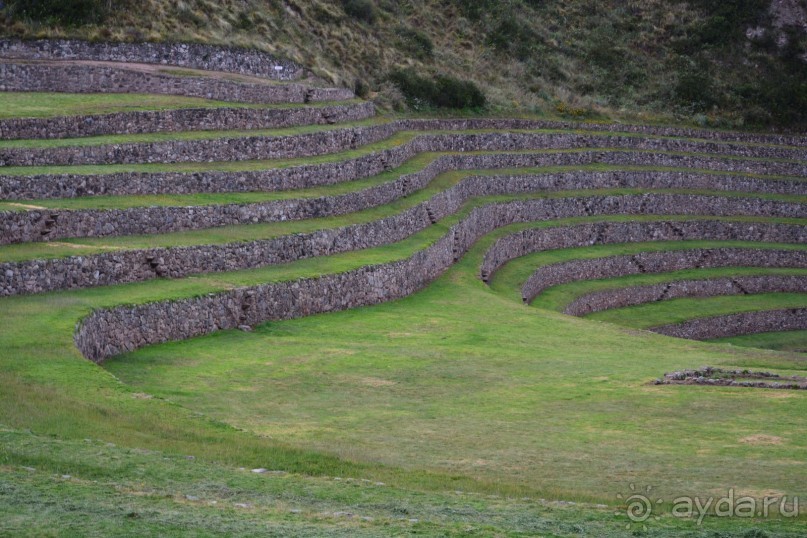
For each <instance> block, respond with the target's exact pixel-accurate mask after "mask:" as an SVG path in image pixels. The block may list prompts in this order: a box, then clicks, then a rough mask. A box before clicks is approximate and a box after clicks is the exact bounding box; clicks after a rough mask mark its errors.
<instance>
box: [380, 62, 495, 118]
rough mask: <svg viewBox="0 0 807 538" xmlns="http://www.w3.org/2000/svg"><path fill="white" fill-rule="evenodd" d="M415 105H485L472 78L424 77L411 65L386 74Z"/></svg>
mask: <svg viewBox="0 0 807 538" xmlns="http://www.w3.org/2000/svg"><path fill="white" fill-rule="evenodd" d="M389 79H390V81H391V82H392V83H393V84H395V85H396V86H397V87H398V88H399V89H400V90H401V93H403V94H404V96H405V97H406V99H407V101H409V103H410V105H413V106H414V107H416V108H417V107H424V106H425V107H436V108H454V109H463V108H467V109H479V108H482V107H484V106H485V104H486V102H487V100H486V98H485V94H484V93H482V91H481V90H480V89H479V88H478V87H477V86H476V84H474V83H473V82H471V81H468V80H459V79H456V78H454V77H450V76H446V75H438V76H437V77H435V78H433V79H432V78H426V77H421V76H420V75H418V74H417V73H416V72H415V71H414V70H413V69H405V70H398V71H394V72H392V73H391V74H390V76H389Z"/></svg>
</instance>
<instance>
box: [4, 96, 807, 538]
mask: <svg viewBox="0 0 807 538" xmlns="http://www.w3.org/2000/svg"><path fill="white" fill-rule="evenodd" d="M3 99H5V101H3ZM3 103H6V104H7V106H8V107H10V108H12V109H13V112H6V113H7V114H8V115H9V116H8V117H10V116H11V115H17V116H19V115H30V116H37V115H38V116H41V117H46V116H49V115H55V114H88V113H102V112H111V111H117V110H129V109H133V110H152V109H160V108H178V107H184V106H198V104H197V103H196V102H195V101H193V102H192V101H191V100H188V101H186V100H183V99H177V98H165V99H161V98H154V97H151V98H143V99H139V98H138V97H137V96H126V97H124V96H106V97H103V98H102V96H59V95H36V96H31V95H14V94H10V95H5V96H0V108H3V107H2V104H3ZM203 106H219V103H210V102H205V103H204V104H203ZM129 107H131V108H129ZM391 119H392V118H389V117H387V118H384V117H381V118H375V119H373V120H370V121H367V122H360V123H356V124H345V125H341V126H332V127H331V126H328V127H321V126H319V127H314V126H312V127H301V128H293V129H287V130H267V131H261V133H263V134H277V133H281V134H294V133H306V132H317V131H320V130H324V129H329V128H339V127H345V126H349V125H354V126H355V125H370V124H375V123H381V122H385V121H390V120H391ZM545 132H549V131H545ZM251 133H254V132H251V131H244V132H235V131H231V132H207V133H200V132H193V133H178V134H173V135H172V134H167V133H158V134H155V135H144V136H141V135H136V136H122V137H102V138H88V139H77V140H78V141H79V143H81V144H97V143H107V142H112V141H114V142H116V143H124V142H130V141H149V140H151V141H159V140H170V139H175V138H177V139H179V138H181V139H201V138H220V137H223V136H227V137H229V136H246V135H247V134H251ZM415 136H417V133H412V132H403V133H397V134H395V135H393V136H392V137H390V138H389V139H386V140H383V141H380V142H378V143H376V144H372V145H369V146H364V147H361V148H357V149H355V150H351V151H347V152H340V153H338V154H329V155H323V156H319V157H314V158H309V159H287V160H272V161H250V162H225V163H181V164H159V165H152V164H135V165H93V166H60V167H4V168H2V170H0V172H2V174H0V175H33V174H39V173H78V174H95V173H113V172H118V171H124V170H126V171H128V170H132V171H142V172H159V171H180V172H181V171H199V170H220V171H223V172H237V171H249V170H269V169H273V168H279V167H289V166H299V165H303V164H311V163H326V162H339V161H343V160H347V159H352V158H355V157H359V156H363V155H368V154H370V153H371V152H376V151H380V150H383V149H387V148H391V147H395V146H397V145H400V144H403V143H406V142H408V141H410V140H412V139H413V137H415ZM658 138H663V137H658ZM77 140H69V141H7V142H0V147H4V148H7V147H18V148H33V147H58V146H61V145H71V144H75V143H76V142H77ZM547 151H548V150H547ZM568 151H571V152H576V151H587V150H586V148H575V149H572V150H568ZM597 151H607V150H604V149H599V148H598V150H597ZM519 153H526V152H519ZM534 153H540V152H534ZM439 155H441V154H436V153H424V154H420V155H418V156H416V157H414V158H412V159H410V160H409V161H407V162H406V163H404V164H402V165H401V166H399V167H397V168H395V169H393V170H390V171H388V172H385V173H383V174H379V175H377V176H372V177H366V178H362V179H357V180H354V181H346V182H342V183H335V184H333V185H326V186H320V187H311V188H308V189H301V190H296V191H279V192H268V193H215V194H189V195H176V196H174V195H165V196H102V197H83V198H75V199H69V200H59V199H51V200H24V201H8V200H6V201H0V210H7V211H24V210H28V209H31V206H33V207H34V208H59V209H112V208H134V207H146V206H155V205H159V206H190V205H212V204H225V203H226V204H236V203H253V202H261V201H271V200H284V199H293V198H312V197H318V196H326V195H335V194H348V193H354V192H359V191H361V190H363V189H368V188H372V187H374V186H378V185H383V184H385V183H388V182H390V181H394V180H395V179H396V178H398V177H399V176H401V175H402V174H408V173H413V172H417V171H419V170H422V169H423V168H424V167H425V166H427V165H428V164H429V163H431V162H433V161H434V159H435V158H437V157H438V156H439ZM725 159H726V160H732V162H737V163H743V162H744V161H745V160H744V159H740V158H736V157H725ZM754 160H756V161H759V160H762V161H764V159H754ZM770 162H774V160H771V161H770ZM570 170H590V171H617V170H657V171H686V169H670V168H649V167H630V166H628V167H618V166H608V165H602V164H596V165H590V166H576V167H545V168H529V169H527V168H524V169H516V170H457V171H452V172H448V173H444V174H440V175H439V176H438V177H436V178H435V179H434V180H433V181H431V182H430V183H429V185H428V186H426V187H425V188H424V189H421V190H419V191H417V192H415V193H412V194H410V195H409V196H407V197H405V198H401V199H398V200H395V201H394V202H392V203H389V204H386V205H382V206H379V207H372V208H369V209H367V210H364V211H360V212H356V213H351V214H348V215H340V216H334V217H328V218H318V219H308V220H301V221H285V222H277V223H267V224H249V225H240V226H227V227H221V228H215V229H203V230H194V231H186V232H177V233H166V234H159V235H149V236H121V237H100V238H68V239H65V240H60V241H53V242H41V243H23V244H10V245H3V246H0V263H6V262H19V261H27V260H37V259H48V258H58V257H65V256H72V255H92V254H97V253H101V252H109V251H120V250H129V249H141V248H151V247H158V246H164V247H172V246H188V245H214V244H224V243H231V242H239V241H254V240H258V239H266V238H272V237H278V236H280V235H286V234H295V233H304V232H310V231H315V230H322V229H328V228H335V227H339V226H346V225H350V224H356V223H365V222H370V221H373V220H376V219H381V218H384V217H389V216H392V215H396V214H399V213H401V212H402V211H404V210H405V209H407V208H411V207H413V206H414V205H416V204H418V203H421V202H423V201H425V200H427V199H429V198H430V197H431V196H434V195H435V194H438V193H440V192H443V191H445V190H446V189H448V188H450V187H452V186H454V185H456V184H457V183H458V182H460V181H462V180H463V179H465V178H468V177H471V176H480V175H483V176H490V175H497V174H527V173H556V172H564V171H570ZM695 172H697V173H712V172H708V171H707V172H704V171H701V170H697V171H695ZM734 175H737V176H742V177H760V178H766V179H789V180H793V179H799V180H803V178H802V177H798V178H784V177H781V176H775V175H762V174H757V175H754V174H750V173H743V172H739V173H737V174H734ZM645 192H680V193H700V194H704V193H707V194H714V195H717V196H722V197H735V198H737V197H739V198H752V197H753V198H764V199H770V200H782V201H788V202H793V203H801V204H804V203H805V202H807V198H805V196H803V195H789V196H784V195H774V194H767V193H758V194H752V193H744V192H726V191H721V192H712V191H706V190H680V189H679V190H665V191H653V190H648V189H628V188H619V189H608V190H593V189H592V190H587V189H583V188H580V189H578V190H575V191H561V192H547V191H542V192H536V193H531V194H524V195H507V196H487V197H479V198H473V199H470V200H468V201H467V202H466V203H465V204H464V205H463V206H462V208H461V209H460V210H459V211H458V212H457V213H456V214H454V215H450V216H447V217H445V218H443V219H441V220H438V221H437V222H435V223H434V224H433V225H431V226H429V227H428V228H426V229H424V230H422V231H420V232H418V233H416V234H414V235H412V236H411V237H408V238H407V239H405V240H403V241H400V242H397V243H392V244H387V245H383V246H380V247H377V248H372V249H366V250H360V251H355V252H345V253H342V254H338V255H333V256H327V257H317V258H311V259H304V260H300V261H297V262H294V263H289V264H284V265H275V266H266V267H261V268H257V269H250V270H242V271H231V272H220V273H204V274H198V275H191V276H188V277H186V278H181V279H175V280H171V279H163V278H160V279H154V280H150V281H147V282H141V283H134V284H125V285H114V286H104V287H98V288H88V289H80V290H73V291H60V292H53V293H47V294H37V295H18V296H9V297H0V536H82V537H83V536H99V537H101V536H111V535H114V536H225V535H226V536H266V535H270V536H380V535H383V536H388V535H392V536H457V537H460V536H463V537H464V536H479V537H487V536H513V537H517V536H547V537H581V536H596V537H600V536H602V537H606V538H608V537H622V536H660V537H684V536H686V537H692V538H707V537H708V538H718V537H720V538H722V537H734V536H745V537H749V538H760V537H762V536H765V537H771V538H772V537H782V538H784V537H787V538H796V537H798V536H803V535H805V534H806V533H807V515H804V514H802V515H801V516H800V517H796V518H790V517H781V516H780V517H771V518H766V517H753V518H739V517H733V518H724V517H718V516H717V515H716V514H709V515H706V516H705V517H704V518H703V520H702V521H700V522H699V521H698V517H695V518H680V517H674V514H673V512H672V508H673V503H674V499H675V498H676V497H680V496H684V495H687V496H698V498H699V499H700V498H708V497H710V496H712V497H714V496H717V497H721V496H724V495H727V494H729V491H731V492H732V494H733V495H736V496H737V497H741V496H746V495H747V496H752V497H754V498H756V499H762V498H766V497H772V496H778V497H782V496H787V497H788V498H789V499H793V497H794V496H798V497H800V498H804V499H807V479H806V478H807V463H805V462H807V428H805V427H804V418H803V417H804V416H805V413H806V412H807V393H805V392H804V391H775V390H748V389H740V388H732V387H703V386H673V385H654V384H653V381H654V380H655V379H657V378H659V377H661V376H663V374H664V373H666V372H670V371H674V370H679V369H685V368H697V367H700V366H704V365H709V366H716V367H722V368H752V369H755V370H767V371H772V372H777V373H782V374H787V375H804V374H805V372H807V354H805V353H804V352H803V351H804V350H805V348H807V343H806V342H805V331H793V332H790V333H768V334H761V335H749V336H744V337H737V338H731V339H724V340H722V341H719V342H695V341H687V340H681V339H674V338H669V337H665V336H661V335H657V334H653V333H650V332H647V331H644V330H642V329H643V328H647V327H651V326H654V325H659V324H663V323H670V322H675V321H681V320H686V319H692V318H694V317H698V316H708V315H715V314H720V313H730V312H740V311H752V310H765V309H774V308H783V307H804V306H807V294H798V293H778V294H776V293H771V294H760V295H753V296H727V297H714V298H708V299H690V298H685V299H676V300H670V301H663V302H658V303H652V304H647V305H639V306H635V307H631V308H623V309H615V310H610V311H604V312H600V313H597V314H594V315H591V316H587V317H585V318H575V317H571V316H566V315H563V314H561V313H560V311H562V310H563V308H564V307H565V305H567V304H568V303H569V302H571V301H573V300H574V299H575V298H577V297H579V296H581V295H584V294H586V293H590V292H592V291H597V290H602V289H611V288H615V287H623V286H633V285H645V284H652V283H659V282H667V281H672V280H681V279H690V278H691V279H696V278H716V277H724V276H738V275H800V276H804V275H807V268H800V269H760V268H720V269H693V270H687V271H677V272H674V273H664V274H644V275H634V276H631V277H623V278H618V279H604V280H591V281H584V282H575V283H571V284H567V285H563V286H556V287H554V288H550V289H548V290H546V292H544V293H542V294H541V295H540V296H539V297H538V298H536V300H535V301H533V303H532V304H531V305H524V304H522V300H521V291H520V288H521V285H522V284H523V283H524V281H525V280H526V278H527V277H529V275H530V274H531V273H532V272H533V271H535V270H536V269H537V268H538V267H540V266H542V265H546V264H550V263H557V262H561V261H567V260H572V259H578V258H596V257H603V256H613V255H621V254H635V253H639V252H649V251H667V250H682V249H693V248H718V247H745V248H757V249H777V250H779V249H791V250H799V251H803V250H805V249H806V248H807V246H805V245H803V244H775V243H760V242H741V241H705V240H704V241H666V242H644V243H630V244H608V245H595V246H586V247H581V248H573V249H561V250H548V251H543V252H538V253H535V254H530V255H527V256H523V257H521V258H517V259H515V260H513V261H511V262H510V263H508V264H506V265H505V266H504V267H502V268H501V269H500V270H499V271H497V272H496V274H495V275H494V276H493V278H492V280H491V282H490V285H486V284H484V283H483V282H482V281H481V280H480V278H479V269H480V264H481V263H482V259H483V257H484V255H485V252H486V251H487V249H488V248H489V247H490V246H491V245H492V244H493V243H494V242H495V241H496V240H497V239H499V238H502V237H504V236H507V235H509V234H513V233H516V232H519V231H522V230H528V229H531V228H546V227H552V226H562V225H570V224H578V223H588V222H625V221H642V222H653V221H662V220H664V221H674V220H678V221H686V220H704V219H715V220H725V221H731V222H736V223H746V224H751V225H754V224H756V223H788V224H795V225H805V224H807V219H786V218H771V217H735V216H730V217H720V218H716V217H702V216H695V215H691V216H680V215H639V216H625V215H606V216H586V217H579V218H573V219H554V218H553V217H552V216H551V215H547V216H546V217H545V219H544V220H538V221H535V222H527V223H522V224H517V225H511V226H506V227H503V228H500V229H497V230H495V231H493V232H491V233H489V234H487V235H485V236H484V237H482V238H481V239H480V240H479V241H478V242H477V243H476V244H475V245H474V246H473V247H472V248H471V250H470V252H468V253H467V254H466V255H464V256H463V257H462V258H461V259H460V260H459V262H458V263H456V264H455V265H454V266H452V267H451V268H450V269H448V270H447V271H446V272H445V273H444V274H443V275H442V276H441V277H440V278H438V279H437V280H436V281H435V282H433V283H432V284H430V285H429V286H428V287H426V288H425V289H424V290H422V291H420V292H418V293H415V294H413V295H411V296H409V297H407V298H404V299H401V300H396V301H392V302H388V303H384V304H380V305H376V306H373V307H368V308H359V309H353V310H348V311H342V312H334V313H328V314H320V315H313V316H309V317H305V318H301V319H295V320H290V321H283V322H270V323H264V324H261V325H258V326H256V327H254V328H253V331H252V332H242V331H237V330H228V331H220V332H216V333H213V334H210V335H207V336H203V337H198V338H193V339H190V340H186V341H181V342H169V343H165V344H160V345H154V346H149V347H145V348H142V349H139V350H137V351H135V352H132V353H128V354H125V355H121V356H116V357H113V358H111V359H109V360H107V361H106V362H105V363H103V364H102V365H96V364H94V363H91V362H90V361H88V360H87V359H85V358H84V357H83V356H81V354H80V352H79V351H78V349H77V348H76V346H75V343H74V341H73V334H74V331H75V328H76V325H77V323H79V322H80V321H81V320H82V319H83V318H85V317H86V316H87V315H89V314H90V313H91V312H92V311H93V310H96V309H99V308H114V307H116V306H119V305H126V304H143V303H148V302H153V301H167V300H176V299H183V298H189V297H196V296H201V295H204V294H209V293H215V292H220V291H224V290H229V289H232V288H235V287H244V286H254V285H259V284H265V283H270V282H281V281H289V280H295V279H298V278H316V277H319V276H322V275H327V274H334V273H339V272H345V271H349V270H353V269H357V268H360V267H363V266H367V265H371V264H379V263H387V262H392V261H397V260H402V259H404V258H407V257H409V256H411V255H413V254H414V253H416V252H418V251H420V250H422V249H425V248H427V247H429V246H430V245H432V244H434V242H435V241H437V240H438V239H440V238H441V237H442V236H443V235H444V234H446V233H448V231H449V230H450V229H451V226H453V225H454V224H456V223H458V222H459V221H460V220H461V219H463V218H464V217H466V216H468V215H469V213H470V212H471V210H472V209H473V208H475V207H479V206H481V205H484V204H489V203H493V202H500V201H509V200H520V199H530V198H542V197H550V198H563V197H569V196H574V197H580V196H596V195H600V194H637V193H645ZM763 348H766V349H763ZM253 469H263V470H264V471H265V472H260V473H258V472H253V471H252V470H253ZM647 487H652V497H653V499H654V500H655V499H656V498H658V499H661V500H663V502H662V503H660V504H658V505H656V506H655V507H654V514H653V515H654V517H652V518H650V519H649V520H647V521H646V522H638V523H636V522H631V521H630V520H629V519H628V518H627V515H626V504H627V501H626V498H627V497H629V496H630V495H631V494H633V493H634V492H635V491H637V488H638V490H640V491H643V492H646V491H647V490H646V489H645V488H647Z"/></svg>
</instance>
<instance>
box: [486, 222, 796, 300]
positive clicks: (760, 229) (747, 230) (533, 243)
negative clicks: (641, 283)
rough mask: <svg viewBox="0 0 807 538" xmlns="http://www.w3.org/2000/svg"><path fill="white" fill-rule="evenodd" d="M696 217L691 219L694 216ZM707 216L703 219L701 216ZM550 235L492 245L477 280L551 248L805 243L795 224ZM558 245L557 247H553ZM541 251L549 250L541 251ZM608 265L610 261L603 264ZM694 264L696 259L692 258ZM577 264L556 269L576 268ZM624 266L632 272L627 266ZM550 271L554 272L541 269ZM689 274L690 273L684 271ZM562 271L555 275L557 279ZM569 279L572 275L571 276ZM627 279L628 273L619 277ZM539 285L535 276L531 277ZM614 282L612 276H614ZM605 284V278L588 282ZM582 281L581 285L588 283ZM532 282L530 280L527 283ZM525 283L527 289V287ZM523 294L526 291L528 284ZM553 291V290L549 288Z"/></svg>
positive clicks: (536, 233) (679, 225) (584, 228)
mask: <svg viewBox="0 0 807 538" xmlns="http://www.w3.org/2000/svg"><path fill="white" fill-rule="evenodd" d="M696 214H697V213H696ZM707 214H708V213H703V215H707ZM554 233H555V232H554V231H553V230H552V229H544V228H531V229H527V230H523V231H521V232H518V233H515V234H511V235H508V236H505V237H502V238H500V239H498V240H497V241H496V242H495V243H494V244H493V245H491V247H490V248H489V249H488V250H487V252H485V257H484V259H483V261H482V265H481V267H480V270H479V274H480V278H481V279H482V280H483V281H485V282H487V281H488V280H490V279H491V278H492V276H493V274H494V273H495V272H496V271H498V270H499V269H500V268H501V267H502V266H503V265H504V264H506V263H508V262H509V261H511V260H514V259H516V258H520V257H522V256H526V255H528V254H532V253H535V252H541V251H543V250H548V249H556V248H576V247H587V246H592V245H604V244H609V243H645V242H652V241H689V240H696V239H701V240H703V239H707V240H714V241H721V240H722V241H759V242H765V243H797V244H799V243H807V228H806V227H805V226H803V225H797V224H770V223H767V224H761V223H756V222H727V221H721V220H707V221H699V220H692V221H687V220H680V221H657V222H604V223H592V224H583V225H580V226H578V227H576V228H575V229H574V232H573V233H571V231H570V233H568V234H566V236H565V238H563V239H562V241H563V242H561V243H559V240H558V238H556V237H555V236H554ZM559 244H561V245H562V246H558V245H559ZM547 245H550V246H549V247H547ZM606 259H610V258H606ZM696 260H697V257H696ZM579 261H580V262H581V263H582V264H583V266H585V267H588V265H587V264H593V267H592V269H594V270H595V271H596V267H597V264H598V263H599V262H596V261H594V262H592V261H591V260H579ZM577 262H578V260H572V261H570V262H564V263H563V264H559V265H560V266H562V267H566V266H569V267H578V264H577ZM629 266H631V267H633V265H630V264H629ZM547 267H554V266H547ZM690 268H692V267H690ZM543 271H549V272H551V273H552V274H555V271H554V270H551V271H550V270H549V269H547V268H541V269H538V271H537V272H536V274H537V273H541V274H544V273H543ZM562 272H563V271H562V270H560V271H557V273H558V274H560V273H562ZM573 274H576V272H574V271H573ZM625 274H633V273H625ZM533 276H534V277H535V278H537V279H538V280H540V276H536V275H533ZM614 276H617V275H614ZM591 278H605V277H596V276H595V277H591ZM589 279H590V278H584V279H581V280H589ZM530 280H532V277H531V279H530ZM530 280H528V281H527V283H530ZM527 283H525V285H524V288H525V289H529V290H532V289H533V288H532V284H530V287H528V285H527ZM552 285H555V284H552ZM543 289H544V288H540V289H539V290H538V291H535V292H534V293H530V294H528V295H524V296H523V297H525V298H528V299H529V300H530V301H531V300H532V299H533V298H534V297H535V295H537V294H538V293H539V292H540V291H542V290H543Z"/></svg>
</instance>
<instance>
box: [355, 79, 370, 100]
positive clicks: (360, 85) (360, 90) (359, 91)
mask: <svg viewBox="0 0 807 538" xmlns="http://www.w3.org/2000/svg"><path fill="white" fill-rule="evenodd" d="M353 93H355V94H356V95H357V96H359V97H361V98H362V99H367V96H369V95H370V85H369V84H367V82H365V81H364V79H361V78H357V79H356V82H354V83H353Z"/></svg>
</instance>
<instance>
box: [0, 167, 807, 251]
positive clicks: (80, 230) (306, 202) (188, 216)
mask: <svg viewBox="0 0 807 538" xmlns="http://www.w3.org/2000/svg"><path fill="white" fill-rule="evenodd" d="M472 159H473V158H472ZM473 160H476V159H473ZM449 169H452V168H451V167H450V166H446V163H445V162H435V163H432V164H430V165H428V166H426V167H425V168H424V169H423V170H421V171H419V172H415V173H412V174H406V175H403V176H400V177H399V178H397V179H395V180H393V181H391V182H387V183H383V184H380V185H377V186H373V187H369V188H367V189H362V190H359V191H356V192H352V193H346V194H342V195H337V196H323V197H317V198H298V199H289V200H275V201H268V202H259V203H252V204H224V205H206V206H174V207H171V206H167V207H161V206H151V207H135V208H128V209H103V210H93V209H88V210H49V211H43V210H29V211H6V212H0V231H2V232H3V233H2V235H0V244H2V243H14V242H27V241H46V240H51V239H58V238H65V237H102V236H119V235H137V234H152V233H167V232H175V231H184V230H192V229H203V228H212V227H219V226H227V225H234V224H245V223H257V222H276V221H281V220H284V221H285V220H301V219H309V218H322V217H328V216H336V215H343V214H347V213H352V212H356V211H361V210H364V209H369V208H372V207H378V206H381V205H385V204H388V203H391V202H393V201H395V200H398V199H400V198H404V197H406V196H408V195H410V194H413V193H415V192H417V191H419V190H421V189H423V188H425V187H426V186H427V185H428V184H429V183H430V182H431V180H432V179H434V177H435V176H437V175H438V174H439V173H441V172H443V171H446V170H449ZM626 187H627V188H643V189H699V188H710V189H711V190H733V189H738V188H739V189H740V190H743V191H745V190H746V189H747V190H748V191H749V192H775V193H788V194H803V193H804V192H805V188H806V187H807V182H799V181H795V182H789V181H782V180H763V179H756V178H723V179H721V178H719V177H714V176H709V175H706V174H686V173H677V172H675V173H668V172H634V171H628V172H583V171H580V172H567V173H559V174H523V175H493V176H475V175H472V176H470V177H467V178H465V179H463V180H461V182H460V185H459V186H458V187H453V188H459V189H461V190H463V189H464V191H465V192H467V193H469V194H471V193H472V194H473V195H474V196H485V195H496V194H519V193H531V192H538V191H562V190H581V189H606V188H626ZM783 191H784V192H783Z"/></svg>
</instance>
